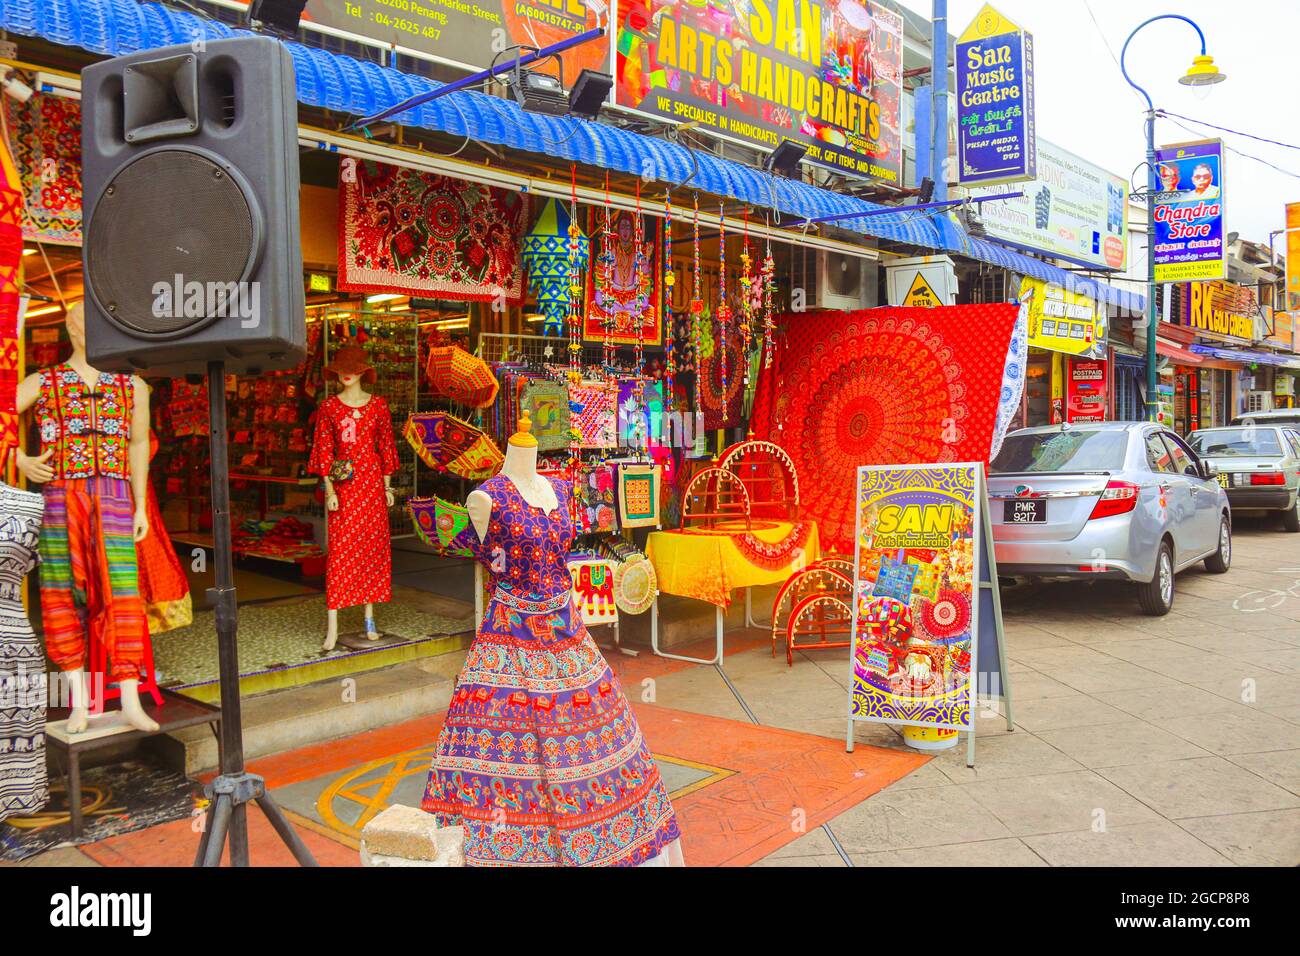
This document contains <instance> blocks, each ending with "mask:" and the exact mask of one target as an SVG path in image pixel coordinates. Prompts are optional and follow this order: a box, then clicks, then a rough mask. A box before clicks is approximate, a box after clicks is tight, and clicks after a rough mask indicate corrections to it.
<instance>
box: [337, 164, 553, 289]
mask: <svg viewBox="0 0 1300 956" xmlns="http://www.w3.org/2000/svg"><path fill="white" fill-rule="evenodd" d="M340 180H341V181H340V183H339V283H338V287H339V289H341V290H343V291H346V292H394V291H404V292H409V293H410V294H411V295H415V296H420V297H422V298H429V299H451V300H454V301H462V302H486V301H490V300H491V299H493V298H494V297H495V296H496V294H497V293H496V292H495V291H494V290H495V289H500V290H501V291H502V292H503V293H504V294H505V300H506V302H507V303H508V304H509V305H518V304H519V303H520V302H522V301H523V298H524V271H523V266H522V262H523V260H522V258H521V256H520V250H521V249H522V248H523V242H524V232H525V230H526V229H527V228H528V197H527V196H525V195H523V194H521V193H516V192H511V191H508V190H504V189H495V188H493V187H491V186H482V185H479V184H478V183H470V182H465V181H463V180H459V179H451V178H449V177H447V176H435V175H433V174H431V173H421V172H417V171H415V170H412V169H400V168H398V167H396V166H388V165H386V164H384V163H371V162H362V163H357V164H356V165H355V166H351V165H344V166H343V168H342V170H341V173H340Z"/></svg>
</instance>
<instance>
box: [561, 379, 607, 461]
mask: <svg viewBox="0 0 1300 956" xmlns="http://www.w3.org/2000/svg"><path fill="white" fill-rule="evenodd" d="M617 401H618V393H617V392H616V391H615V388H614V385H613V384H612V383H605V382H600V383H587V384H581V385H570V386H569V429H570V430H571V431H576V432H577V433H578V439H577V445H578V447H579V448H613V447H614V446H615V445H617V444H618V411H617V408H616V404H617Z"/></svg>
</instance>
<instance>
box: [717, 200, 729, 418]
mask: <svg viewBox="0 0 1300 956" xmlns="http://www.w3.org/2000/svg"><path fill="white" fill-rule="evenodd" d="M717 318H718V346H719V348H721V350H722V351H721V353H720V354H719V355H718V370H719V372H720V373H721V379H722V394H723V395H726V394H727V325H728V324H729V323H730V321H731V306H729V305H727V218H726V207H725V206H723V205H721V204H719V205H718V315H717Z"/></svg>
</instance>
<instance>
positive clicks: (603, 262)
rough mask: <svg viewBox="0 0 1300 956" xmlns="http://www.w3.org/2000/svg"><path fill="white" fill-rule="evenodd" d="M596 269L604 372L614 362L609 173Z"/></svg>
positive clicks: (612, 266) (612, 261) (611, 217)
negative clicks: (602, 333) (603, 336)
mask: <svg viewBox="0 0 1300 956" xmlns="http://www.w3.org/2000/svg"><path fill="white" fill-rule="evenodd" d="M602 230H603V231H602V235H601V240H600V255H599V256H598V257H597V260H596V261H597V263H598V266H597V269H596V286H597V289H596V306H597V307H598V308H599V309H600V310H601V314H602V315H603V317H604V318H603V319H602V321H601V327H602V329H603V330H604V332H605V342H604V347H603V349H602V350H601V357H602V364H603V365H604V368H605V371H606V374H608V373H609V370H610V368H611V367H612V366H613V364H614V295H613V288H614V220H613V215H612V213H611V210H610V206H609V173H606V174H605V214H604V218H603V225H602Z"/></svg>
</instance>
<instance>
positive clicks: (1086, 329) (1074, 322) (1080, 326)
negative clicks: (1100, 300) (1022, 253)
mask: <svg viewBox="0 0 1300 956" xmlns="http://www.w3.org/2000/svg"><path fill="white" fill-rule="evenodd" d="M1030 292H1032V293H1033V295H1032V298H1030V300H1029V344H1030V345H1031V346H1033V347H1034V348H1040V349H1051V350H1052V351H1053V352H1063V353H1065V354H1066V355H1078V356H1082V357H1084V358H1097V359H1104V358H1105V357H1106V318H1105V313H1104V312H1102V311H1100V310H1098V308H1097V302H1096V300H1095V299H1093V297H1092V296H1090V295H1085V294H1084V293H1082V292H1071V291H1070V290H1068V289H1066V288H1064V287H1063V286H1059V285H1056V284H1055V283H1049V282H1044V281H1043V280H1042V279H1031V278H1030V277H1029V276H1025V277H1024V278H1023V279H1021V280H1020V298H1021V299H1022V300H1023V299H1024V298H1025V296H1026V295H1027V294H1029V293H1030Z"/></svg>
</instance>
